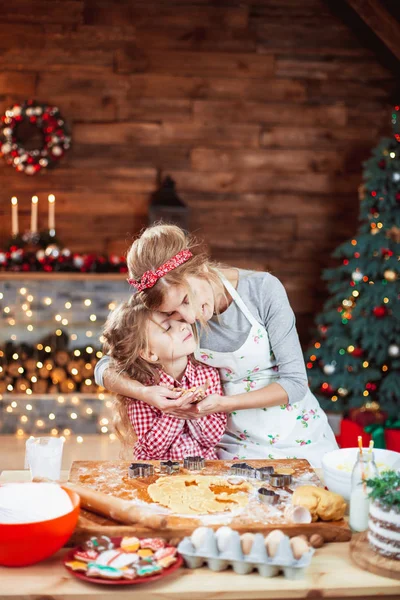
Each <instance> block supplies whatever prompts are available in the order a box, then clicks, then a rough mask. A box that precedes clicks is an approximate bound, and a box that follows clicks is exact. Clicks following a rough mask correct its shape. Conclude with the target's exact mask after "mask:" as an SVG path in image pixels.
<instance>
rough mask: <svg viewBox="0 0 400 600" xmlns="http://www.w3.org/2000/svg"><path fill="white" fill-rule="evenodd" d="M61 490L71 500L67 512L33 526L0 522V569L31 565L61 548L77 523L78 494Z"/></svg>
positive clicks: (31, 524) (65, 489)
mask: <svg viewBox="0 0 400 600" xmlns="http://www.w3.org/2000/svg"><path fill="white" fill-rule="evenodd" d="M38 485H40V484H38ZM61 487H62V486H61ZM62 489H63V490H64V491H65V492H67V494H68V496H69V497H70V498H71V502H72V505H73V508H72V510H71V511H70V512H69V513H66V514H65V515H62V516H61V517H57V518H56V519H50V520H48V521H38V522H37V523H21V524H19V523H12V524H2V523H0V565H1V566H3V567H25V566H27V565H33V564H35V563H37V562H40V561H41V560H44V559H45V558H48V557H49V556H51V555H52V554H54V553H55V552H57V550H59V549H60V548H62V547H63V546H64V544H65V543H66V542H67V540H68V539H69V538H70V537H71V535H72V532H73V531H74V529H75V526H76V524H77V522H78V517H79V504H80V500H79V496H78V494H76V493H75V492H73V491H72V490H69V489H68V488H64V487H62ZM27 502H29V498H27Z"/></svg>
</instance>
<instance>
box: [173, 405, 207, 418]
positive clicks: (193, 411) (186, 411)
mask: <svg viewBox="0 0 400 600" xmlns="http://www.w3.org/2000/svg"><path fill="white" fill-rule="evenodd" d="M164 412H165V413H167V414H168V415H171V416H172V417H176V418H177V419H184V420H187V419H189V420H193V419H201V417H203V416H204V415H200V414H199V413H198V412H197V408H196V405H194V404H192V405H191V406H190V405H189V406H187V407H184V406H183V407H182V408H168V410H166V411H164Z"/></svg>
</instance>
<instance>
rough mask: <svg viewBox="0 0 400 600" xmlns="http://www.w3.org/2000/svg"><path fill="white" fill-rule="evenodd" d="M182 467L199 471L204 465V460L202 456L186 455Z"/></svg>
mask: <svg viewBox="0 0 400 600" xmlns="http://www.w3.org/2000/svg"><path fill="white" fill-rule="evenodd" d="M183 467H184V468H185V469H188V470H189V471H201V469H204V467H205V460H204V458H203V457H202V456H186V458H184V459H183Z"/></svg>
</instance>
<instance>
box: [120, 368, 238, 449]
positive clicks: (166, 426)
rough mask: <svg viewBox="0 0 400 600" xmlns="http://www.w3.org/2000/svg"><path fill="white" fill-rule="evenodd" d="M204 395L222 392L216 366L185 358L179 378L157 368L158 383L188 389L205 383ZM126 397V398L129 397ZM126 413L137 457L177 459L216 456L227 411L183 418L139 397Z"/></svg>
mask: <svg viewBox="0 0 400 600" xmlns="http://www.w3.org/2000/svg"><path fill="white" fill-rule="evenodd" d="M207 383H208V387H207V389H206V392H205V393H206V396H210V395H211V394H219V395H221V396H222V387H221V381H220V378H219V373H218V371H217V369H214V368H213V367H209V366H207V365H204V364H201V363H199V364H194V363H192V361H191V360H189V361H188V364H187V367H186V370H185V373H184V374H183V377H182V379H181V381H179V382H178V381H176V380H175V379H174V378H173V377H171V376H170V375H167V373H164V372H163V371H161V372H160V384H161V385H169V386H174V387H179V388H182V389H184V390H188V389H190V388H193V387H199V386H205V385H206V384H207ZM128 400H129V399H128ZM128 416H129V420H130V422H131V423H132V426H133V428H134V430H135V433H136V435H137V442H136V444H135V446H134V449H133V453H134V456H135V458H136V459H139V460H152V459H153V460H168V459H173V460H178V459H181V458H184V457H185V456H202V457H203V458H207V459H211V460H213V459H217V458H218V456H217V454H216V452H215V446H216V445H217V444H218V442H219V441H220V439H221V438H222V436H223V433H224V431H225V427H226V423H227V415H226V413H215V414H212V415H207V416H205V417H201V418H200V419H193V420H189V419H188V420H184V419H178V418H177V417H173V416H171V415H167V414H165V413H163V412H161V411H160V410H158V409H157V408H154V407H152V406H149V405H148V404H146V403H145V402H142V401H140V400H131V401H130V402H129V404H128Z"/></svg>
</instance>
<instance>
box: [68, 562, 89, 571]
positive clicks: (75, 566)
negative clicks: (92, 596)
mask: <svg viewBox="0 0 400 600" xmlns="http://www.w3.org/2000/svg"><path fill="white" fill-rule="evenodd" d="M65 564H66V566H67V567H69V568H70V569H72V570H73V571H82V572H83V573H85V571H86V569H87V563H85V562H82V561H81V560H71V562H66V563H65Z"/></svg>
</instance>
